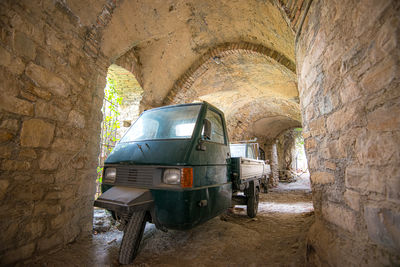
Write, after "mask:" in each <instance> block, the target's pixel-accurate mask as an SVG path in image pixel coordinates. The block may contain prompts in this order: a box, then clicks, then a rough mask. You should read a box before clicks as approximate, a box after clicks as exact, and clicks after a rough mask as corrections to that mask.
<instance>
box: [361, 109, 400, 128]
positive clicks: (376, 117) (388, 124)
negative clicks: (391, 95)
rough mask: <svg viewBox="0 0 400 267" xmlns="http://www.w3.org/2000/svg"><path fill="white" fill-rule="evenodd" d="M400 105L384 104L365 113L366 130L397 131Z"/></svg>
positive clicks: (399, 126)
mask: <svg viewBox="0 0 400 267" xmlns="http://www.w3.org/2000/svg"><path fill="white" fill-rule="evenodd" d="M399 114H400V105H391V106H389V105H384V106H382V107H379V108H377V109H376V110H374V111H372V112H370V113H368V114H367V121H368V125H367V127H368V130H372V131H397V130H398V129H400V116H399Z"/></svg>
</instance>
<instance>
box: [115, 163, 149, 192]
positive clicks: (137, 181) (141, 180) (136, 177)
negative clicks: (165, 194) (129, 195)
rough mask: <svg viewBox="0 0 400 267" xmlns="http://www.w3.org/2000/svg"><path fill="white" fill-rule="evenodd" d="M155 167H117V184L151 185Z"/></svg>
mask: <svg viewBox="0 0 400 267" xmlns="http://www.w3.org/2000/svg"><path fill="white" fill-rule="evenodd" d="M154 170H155V169H154V168H151V167H149V168H146V167H131V166H123V167H118V168H117V179H116V184H117V185H123V186H134V187H145V188H146V187H151V186H152V185H153V175H154Z"/></svg>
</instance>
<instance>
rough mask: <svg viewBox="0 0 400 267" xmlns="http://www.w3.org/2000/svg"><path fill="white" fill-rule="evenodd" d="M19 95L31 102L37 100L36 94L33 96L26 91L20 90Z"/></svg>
mask: <svg viewBox="0 0 400 267" xmlns="http://www.w3.org/2000/svg"><path fill="white" fill-rule="evenodd" d="M19 95H20V97H21V98H23V99H26V100H29V101H31V102H35V101H36V100H37V97H36V96H34V95H32V94H31V93H29V92H26V91H21V92H20V94H19Z"/></svg>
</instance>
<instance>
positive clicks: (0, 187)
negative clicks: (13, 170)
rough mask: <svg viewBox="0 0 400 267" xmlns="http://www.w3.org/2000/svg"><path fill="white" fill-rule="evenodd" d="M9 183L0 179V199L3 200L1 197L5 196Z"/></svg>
mask: <svg viewBox="0 0 400 267" xmlns="http://www.w3.org/2000/svg"><path fill="white" fill-rule="evenodd" d="M9 185H10V181H8V180H0V200H3V198H4V197H5V196H6V194H7V189H8V187H9Z"/></svg>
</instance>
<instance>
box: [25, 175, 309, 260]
mask: <svg viewBox="0 0 400 267" xmlns="http://www.w3.org/2000/svg"><path fill="white" fill-rule="evenodd" d="M313 220H314V213H313V206H312V202H311V192H310V189H309V180H308V177H306V176H305V175H303V177H302V178H301V179H298V181H297V182H295V183H291V184H280V185H279V186H278V187H277V188H275V189H273V190H270V192H269V193H267V194H261V196H260V205H259V213H258V215H257V217H256V218H254V219H250V218H249V217H247V215H246V207H245V206H236V207H235V208H234V209H233V210H231V211H229V212H227V213H226V214H224V215H222V216H219V217H216V218H214V219H212V220H210V221H208V222H206V223H204V224H203V225H200V226H198V227H196V228H194V229H192V230H189V231H168V232H167V233H164V232H162V231H160V230H157V229H156V228H155V227H154V225H152V224H149V223H148V224H147V226H146V230H145V233H144V237H143V240H142V243H141V250H140V252H139V255H138V257H137V258H136V260H135V262H134V264H133V265H132V266H304V265H305V263H304V262H305V251H306V245H305V236H306V234H307V232H308V229H309V227H310V226H311V224H312V222H313ZM121 239H122V232H120V231H118V230H117V229H116V228H115V227H112V228H111V229H110V230H109V231H107V232H104V233H97V234H93V235H92V236H91V237H89V238H86V239H82V240H79V241H76V242H75V243H73V244H70V245H68V246H67V247H66V248H64V249H62V250H59V251H57V252H55V253H53V254H51V255H48V256H45V257H41V258H36V259H33V260H30V261H28V262H25V263H24V265H29V266H119V264H118V250H119V246H120V244H121Z"/></svg>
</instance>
